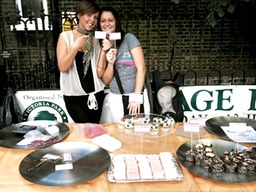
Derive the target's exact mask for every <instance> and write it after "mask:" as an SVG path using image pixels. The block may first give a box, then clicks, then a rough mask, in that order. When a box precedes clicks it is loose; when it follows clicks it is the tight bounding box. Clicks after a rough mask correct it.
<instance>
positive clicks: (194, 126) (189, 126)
mask: <svg viewBox="0 0 256 192" xmlns="http://www.w3.org/2000/svg"><path fill="white" fill-rule="evenodd" d="M183 129H184V131H185V132H193V133H199V124H198V123H184V125H183Z"/></svg>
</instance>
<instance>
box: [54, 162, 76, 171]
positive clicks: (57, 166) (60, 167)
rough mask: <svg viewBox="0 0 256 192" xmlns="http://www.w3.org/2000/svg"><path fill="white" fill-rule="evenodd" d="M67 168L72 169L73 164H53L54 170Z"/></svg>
mask: <svg viewBox="0 0 256 192" xmlns="http://www.w3.org/2000/svg"><path fill="white" fill-rule="evenodd" d="M69 169H73V164H72V163H66V164H59V165H55V171H60V170H69Z"/></svg>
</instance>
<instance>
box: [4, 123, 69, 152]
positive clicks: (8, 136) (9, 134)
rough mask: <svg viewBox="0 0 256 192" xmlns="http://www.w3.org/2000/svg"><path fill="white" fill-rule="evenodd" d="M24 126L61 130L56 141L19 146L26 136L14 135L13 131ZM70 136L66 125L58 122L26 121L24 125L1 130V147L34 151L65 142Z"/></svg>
mask: <svg viewBox="0 0 256 192" xmlns="http://www.w3.org/2000/svg"><path fill="white" fill-rule="evenodd" d="M23 125H34V126H37V127H38V128H37V129H39V128H40V126H56V127H58V128H59V133H58V134H57V135H56V136H55V138H54V139H51V140H49V141H47V142H44V143H41V144H40V145H19V144H18V143H19V142H20V141H22V140H23V139H24V134H18V133H14V132H13V130H15V129H17V128H18V127H21V126H23ZM44 134H45V133H44ZM68 134H69V128H68V126H67V125H66V124H64V123H59V122H56V121H46V120H38V121H26V122H22V123H17V124H12V125H10V126H7V127H5V128H3V129H1V130H0V146H2V147H6V148H15V149H34V148H41V147H48V146H50V145H52V144H54V143H57V142H59V141H61V140H63V139H64V138H65V137H66V136H67V135H68Z"/></svg>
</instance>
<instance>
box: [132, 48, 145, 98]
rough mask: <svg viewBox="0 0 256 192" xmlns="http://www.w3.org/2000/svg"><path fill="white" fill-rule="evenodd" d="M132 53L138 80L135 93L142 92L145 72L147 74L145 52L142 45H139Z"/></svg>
mask: <svg viewBox="0 0 256 192" xmlns="http://www.w3.org/2000/svg"><path fill="white" fill-rule="evenodd" d="M131 54H132V57H133V60H134V63H135V66H136V69H137V73H136V82H135V90H134V93H135V94H141V92H142V90H143V87H144V82H145V74H146V65H145V59H144V53H143V50H142V47H141V46H137V47H135V48H134V49H132V50H131Z"/></svg>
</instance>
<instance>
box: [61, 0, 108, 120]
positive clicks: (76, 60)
mask: <svg viewBox="0 0 256 192" xmlns="http://www.w3.org/2000/svg"><path fill="white" fill-rule="evenodd" d="M76 16H77V19H78V25H77V27H76V29H74V30H72V31H65V32H62V33H61V34H60V36H59V40H58V43H57V60H58V67H59V70H60V87H61V91H62V93H63V96H64V102H65V105H66V108H67V111H68V113H69V115H70V116H71V118H72V119H73V121H74V122H77V123H86V122H91V123H99V120H100V115H101V110H102V105H103V100H104V96H105V94H104V87H105V84H104V83H103V82H102V80H101V79H100V78H98V75H97V63H98V59H99V55H100V53H99V50H100V47H99V42H98V40H95V39H94V36H93V35H94V34H93V32H94V28H95V26H96V24H97V19H98V16H99V6H98V5H97V4H96V3H95V2H94V1H90V0H83V1H82V2H81V3H80V4H79V5H78V6H77V9H76Z"/></svg>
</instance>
